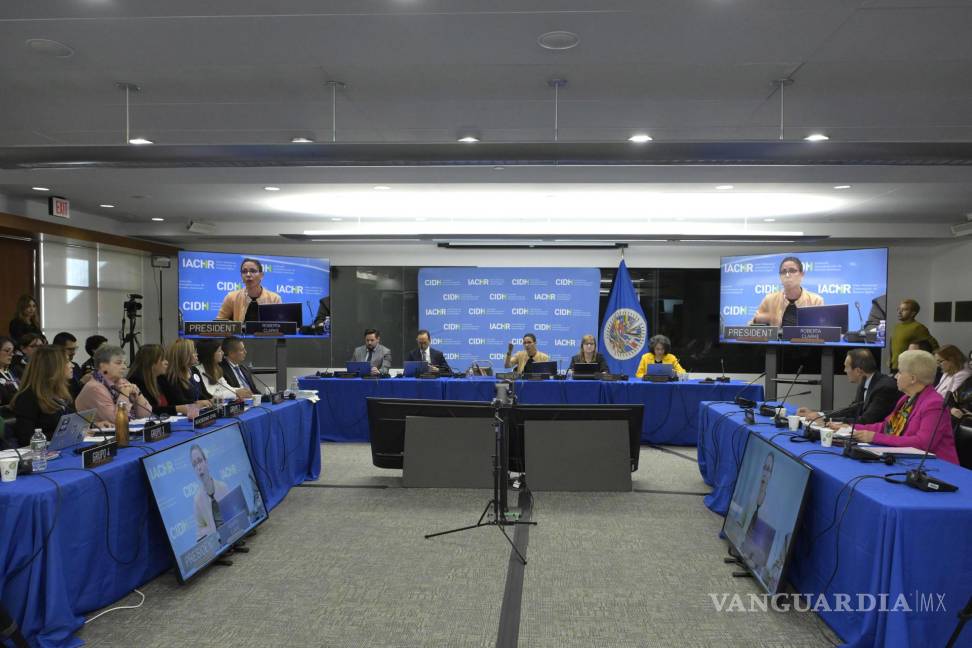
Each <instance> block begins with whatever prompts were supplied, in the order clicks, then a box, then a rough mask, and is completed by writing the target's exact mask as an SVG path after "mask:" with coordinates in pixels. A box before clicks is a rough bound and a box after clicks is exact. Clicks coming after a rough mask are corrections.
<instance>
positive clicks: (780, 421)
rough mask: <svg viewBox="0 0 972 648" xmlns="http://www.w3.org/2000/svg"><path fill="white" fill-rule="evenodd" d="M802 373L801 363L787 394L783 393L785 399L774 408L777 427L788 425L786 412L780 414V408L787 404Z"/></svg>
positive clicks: (774, 419) (774, 421)
mask: <svg viewBox="0 0 972 648" xmlns="http://www.w3.org/2000/svg"><path fill="white" fill-rule="evenodd" d="M802 373H803V365H800V367H799V368H798V369H797V372H796V375H795V376H793V380H792V381H791V382H790V387H789V389H787V390H786V394H784V395H783V400H781V401H780V404H779V405H777V406H776V407H775V408H774V410H775V411H774V412H773V423H775V424H776V427H785V426H786V414H783V415H780V409H781V408H784V407H785V406H786V399H787V398H789V397H790V393H791V392H792V391H793V386H794V385H796V384H797V381H798V380H800V374H802ZM764 404H765V403H764ZM783 411H784V412H785V411H786V409H783Z"/></svg>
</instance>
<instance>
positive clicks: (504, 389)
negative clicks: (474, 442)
mask: <svg viewBox="0 0 972 648" xmlns="http://www.w3.org/2000/svg"><path fill="white" fill-rule="evenodd" d="M513 391H514V383H513V381H511V380H501V381H497V383H496V397H495V398H494V399H493V402H492V406H493V434H494V436H495V445H494V448H493V499H491V500H490V501H489V502H487V503H486V508H484V509H483V513H482V515H480V516H479V520H478V521H477V522H476V524H470V525H467V526H463V527H459V528H457V529H449V530H448V531H438V532H436V533H429V534H426V536H425V538H426V539H429V538H435V537H437V536H441V535H447V534H450V533H459V532H460V531H468V530H470V529H478V528H479V527H486V526H495V527H496V528H497V529H499V530H500V532H501V533H502V534H503V537H504V538H506V541H507V542H509V543H510V546H511V547H513V552H514V553H515V554H516V556H517V557H518V558H519V559H520V562H521V563H523V564H524V565H526V564H527V561H526V558H524V557H523V554H522V553H520V550H519V549H518V548H517V546H516V544H515V543H514V542H513V539H512V538H510V536H509V534H508V533H507V532H506V529H504V528H503V527H507V526H516V525H533V526H535V525H536V524H537V523H536V522H533V521H527V520H514V519H511V518H509V517H507V516H508V515H509V511H508V510H507V502H506V495H507V482H508V480H509V474H510V471H509V449H508V448H509V446H508V445H507V444H508V440H507V437H506V434H505V432H506V430H507V429H508V425H509V417H510V413H511V411H512V410H513V409H514V408H515V407H516V395H515V394H514V393H513ZM490 508H492V509H493V512H492V519H490V520H486V514H487V513H489V512H490ZM484 520H485V521H484Z"/></svg>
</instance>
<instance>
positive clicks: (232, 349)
mask: <svg viewBox="0 0 972 648" xmlns="http://www.w3.org/2000/svg"><path fill="white" fill-rule="evenodd" d="M222 347H223V361H222V362H221V363H220V367H222V369H223V377H224V378H226V382H228V383H229V384H230V386H231V387H233V388H234V389H240V388H243V389H249V390H250V391H251V392H253V393H254V394H259V393H261V390H260V389H258V388H257V385H256V381H255V380H254V379H253V373H252V372H251V371H250V369H249V368H248V367H247V366H246V365H244V364H243V361H244V360H246V345H245V344H243V340H242V339H241V338H238V337H236V336H230V337H228V338H226V339H224V340H223V344H222Z"/></svg>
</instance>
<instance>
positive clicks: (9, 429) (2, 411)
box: [0, 405, 17, 450]
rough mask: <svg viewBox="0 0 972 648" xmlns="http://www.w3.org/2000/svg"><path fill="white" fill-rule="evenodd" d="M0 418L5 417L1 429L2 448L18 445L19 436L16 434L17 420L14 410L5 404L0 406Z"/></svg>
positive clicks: (0, 443) (0, 441)
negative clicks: (15, 425)
mask: <svg viewBox="0 0 972 648" xmlns="http://www.w3.org/2000/svg"><path fill="white" fill-rule="evenodd" d="M0 418H2V419H3V429H2V430H0V450H9V449H10V448H16V447H17V437H16V435H15V434H14V424H15V423H16V422H17V419H16V417H14V415H13V412H12V411H11V410H10V408H9V407H7V406H6V405H4V406H3V407H0Z"/></svg>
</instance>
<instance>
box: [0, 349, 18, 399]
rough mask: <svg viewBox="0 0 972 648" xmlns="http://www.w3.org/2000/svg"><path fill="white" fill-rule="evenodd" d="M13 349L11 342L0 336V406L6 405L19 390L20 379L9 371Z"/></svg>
mask: <svg viewBox="0 0 972 648" xmlns="http://www.w3.org/2000/svg"><path fill="white" fill-rule="evenodd" d="M14 348H15V347H14V342H13V340H11V339H10V338H8V337H6V336H4V335H0V406H3V405H6V404H8V403H9V402H10V400H11V399H12V398H13V396H14V394H16V393H17V390H18V389H20V379H19V378H17V377H16V376H15V375H13V372H12V371H11V370H10V364H11V363H12V362H13V359H14Z"/></svg>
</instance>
